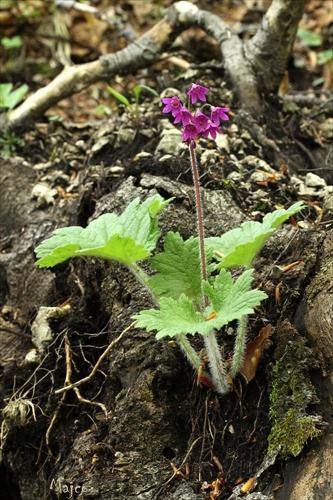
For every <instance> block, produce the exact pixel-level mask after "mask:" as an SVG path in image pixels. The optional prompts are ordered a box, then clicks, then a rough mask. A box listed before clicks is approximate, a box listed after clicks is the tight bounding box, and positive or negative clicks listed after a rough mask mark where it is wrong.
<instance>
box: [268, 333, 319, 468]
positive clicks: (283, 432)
mask: <svg viewBox="0 0 333 500" xmlns="http://www.w3.org/2000/svg"><path fill="white" fill-rule="evenodd" d="M309 364H310V350H309V349H308V348H307V347H305V345H304V342H302V341H300V340H299V341H297V342H288V344H287V346H286V349H285V353H284V355H283V356H282V358H281V359H280V360H279V361H278V362H277V363H276V365H275V367H274V369H273V388H272V393H271V396H270V400H271V406H270V412H269V416H270V418H271V420H272V421H273V427H272V430H271V433H270V435H269V437H268V446H269V448H268V449H269V451H273V450H277V449H279V450H280V455H281V457H282V458H288V457H289V456H290V455H292V456H297V455H298V454H299V453H300V452H301V450H302V449H303V447H304V445H305V443H306V442H307V441H308V440H309V439H313V438H316V437H318V436H319V435H320V434H321V433H322V430H321V429H319V428H318V427H317V426H318V424H320V423H321V421H322V419H321V417H320V416H318V415H310V414H308V413H307V407H308V406H309V405H310V404H313V403H316V402H318V399H317V396H316V393H315V390H314V387H313V386H312V384H311V382H310V378H309V373H308V366H309Z"/></svg>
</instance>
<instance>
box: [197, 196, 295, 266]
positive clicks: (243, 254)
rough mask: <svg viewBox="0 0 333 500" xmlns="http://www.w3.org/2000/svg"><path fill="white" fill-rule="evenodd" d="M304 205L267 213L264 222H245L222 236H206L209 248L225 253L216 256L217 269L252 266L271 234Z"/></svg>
mask: <svg viewBox="0 0 333 500" xmlns="http://www.w3.org/2000/svg"><path fill="white" fill-rule="evenodd" d="M303 207H304V205H303V202H302V201H301V202H298V203H295V204H294V205H292V206H291V207H290V208H288V209H287V210H285V209H280V210H275V211H274V212H272V213H269V214H266V215H265V217H264V218H263V220H262V222H256V221H249V222H243V224H241V226H240V227H238V228H236V229H232V230H231V231H228V232H227V233H225V234H223V235H222V236H221V237H212V238H206V239H205V244H206V248H207V250H213V251H215V252H216V251H217V252H219V253H220V254H222V255H223V258H219V257H218V256H217V257H216V258H217V260H220V262H219V263H218V264H217V266H216V269H222V268H232V267H237V266H245V267H246V268H250V267H251V264H252V261H253V259H254V258H255V257H256V255H257V254H258V253H259V251H260V249H261V248H262V246H263V245H264V243H265V242H266V240H267V239H268V238H269V236H270V235H271V234H272V233H274V231H275V230H276V229H277V228H278V227H279V226H280V225H281V224H282V223H283V222H284V221H286V220H287V219H289V217H290V216H291V215H294V214H295V213H297V212H299V211H300V210H302V208H303Z"/></svg>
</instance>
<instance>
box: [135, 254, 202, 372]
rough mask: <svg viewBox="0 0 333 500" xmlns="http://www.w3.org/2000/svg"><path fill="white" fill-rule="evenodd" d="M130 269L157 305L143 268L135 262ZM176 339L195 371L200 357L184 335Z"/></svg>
mask: <svg viewBox="0 0 333 500" xmlns="http://www.w3.org/2000/svg"><path fill="white" fill-rule="evenodd" d="M130 270H131V271H132V273H133V274H134V276H135V277H136V279H137V280H138V281H139V282H140V283H141V284H142V285H143V286H144V287H145V289H146V290H147V292H148V293H149V295H150V297H151V298H152V300H153V301H154V303H155V305H156V306H158V307H159V303H158V300H157V297H156V295H155V294H154V292H153V291H152V289H151V288H150V286H149V281H148V280H149V277H148V276H147V274H146V273H145V272H144V270H143V269H142V268H141V267H140V266H138V264H136V263H134V264H132V266H131V267H130ZM176 339H177V342H178V345H179V346H180V348H181V350H182V351H183V353H184V354H185V355H186V357H187V359H188V361H189V362H190V363H191V365H192V366H193V368H194V369H195V370H196V371H198V370H199V368H200V366H201V359H200V357H199V356H198V354H197V352H196V351H195V350H194V349H193V347H192V346H191V344H190V342H189V341H188V339H187V337H186V335H176Z"/></svg>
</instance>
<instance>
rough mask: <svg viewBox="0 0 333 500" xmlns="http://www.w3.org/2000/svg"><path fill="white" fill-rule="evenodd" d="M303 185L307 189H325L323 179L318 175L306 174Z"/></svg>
mask: <svg viewBox="0 0 333 500" xmlns="http://www.w3.org/2000/svg"><path fill="white" fill-rule="evenodd" d="M305 185H306V186H307V187H313V188H323V187H326V185H327V184H326V181H325V179H322V178H321V177H319V175H316V174H313V173H312V172H308V173H307V174H306V176H305Z"/></svg>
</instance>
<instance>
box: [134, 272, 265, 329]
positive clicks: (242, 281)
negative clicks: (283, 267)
mask: <svg viewBox="0 0 333 500" xmlns="http://www.w3.org/2000/svg"><path fill="white" fill-rule="evenodd" d="M252 272H253V270H252V269H250V270H247V271H245V272H244V273H243V274H242V275H241V276H240V277H239V278H238V280H237V281H236V282H234V281H233V279H232V277H231V275H230V273H228V272H227V271H225V270H222V271H221V273H220V274H219V275H218V276H217V277H216V279H215V282H214V283H213V285H210V284H209V283H207V282H205V283H204V285H203V286H204V291H205V293H206V294H207V296H208V297H209V299H210V300H211V305H210V306H208V307H207V308H206V310H205V311H204V313H203V314H201V313H200V312H197V311H195V309H194V307H193V302H192V300H191V299H190V298H189V297H187V296H186V295H185V294H182V295H181V296H180V297H179V299H178V300H175V299H173V298H172V297H161V298H160V299H159V303H160V309H159V310H156V309H149V310H145V311H141V312H140V314H137V315H136V316H134V318H135V319H136V320H137V324H136V327H137V328H146V329H147V330H148V331H150V330H157V331H158V333H157V335H156V338H157V339H161V338H162V337H165V336H169V337H173V336H175V335H180V334H188V333H190V334H192V335H194V334H195V333H200V334H201V335H207V334H208V333H209V332H211V331H212V329H219V328H221V327H222V326H224V325H226V324H228V323H229V322H230V321H232V320H234V319H239V318H241V317H242V316H243V315H245V314H251V313H253V308H254V307H256V306H258V305H259V304H260V302H261V301H262V300H263V299H265V298H266V297H267V295H266V294H265V293H264V292H261V291H259V290H249V287H250V285H251V282H252V279H253V278H252ZM212 312H214V313H215V314H214V315H212V319H208V318H209V316H210V315H211V313H212Z"/></svg>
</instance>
